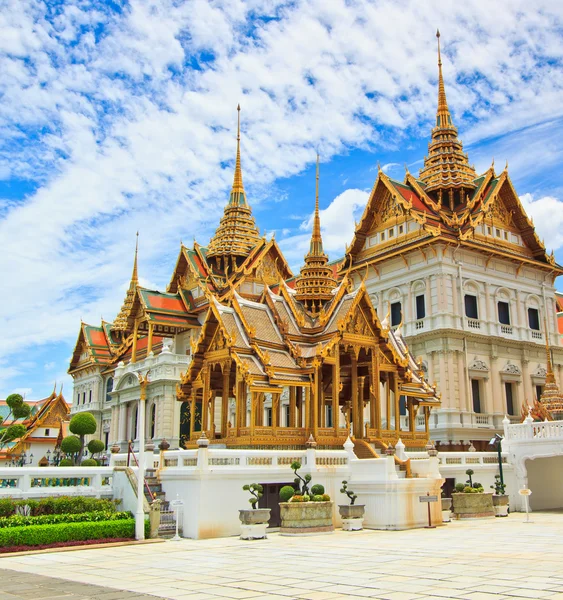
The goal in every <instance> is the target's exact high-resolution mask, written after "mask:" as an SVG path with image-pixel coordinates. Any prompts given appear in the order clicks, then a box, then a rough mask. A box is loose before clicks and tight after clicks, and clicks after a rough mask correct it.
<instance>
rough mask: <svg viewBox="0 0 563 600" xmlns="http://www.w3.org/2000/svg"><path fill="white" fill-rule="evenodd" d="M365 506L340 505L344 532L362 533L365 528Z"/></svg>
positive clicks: (339, 510) (339, 509)
mask: <svg viewBox="0 0 563 600" xmlns="http://www.w3.org/2000/svg"><path fill="white" fill-rule="evenodd" d="M365 509H366V506H365V504H339V505H338V512H339V513H340V517H341V518H342V531H361V530H362V529H363V528H364V513H365Z"/></svg>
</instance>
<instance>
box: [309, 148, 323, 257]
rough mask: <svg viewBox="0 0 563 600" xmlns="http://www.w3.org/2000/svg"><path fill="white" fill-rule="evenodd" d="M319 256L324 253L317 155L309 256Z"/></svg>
mask: <svg viewBox="0 0 563 600" xmlns="http://www.w3.org/2000/svg"><path fill="white" fill-rule="evenodd" d="M321 255H324V252H323V239H322V237H321V218H320V216H319V155H318V154H317V172H316V183H315V214H314V216H313V234H312V235H311V245H310V247H309V256H321Z"/></svg>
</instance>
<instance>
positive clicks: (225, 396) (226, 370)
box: [221, 361, 231, 438]
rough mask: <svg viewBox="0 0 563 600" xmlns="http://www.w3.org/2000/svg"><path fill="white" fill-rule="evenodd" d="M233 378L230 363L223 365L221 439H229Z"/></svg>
mask: <svg viewBox="0 0 563 600" xmlns="http://www.w3.org/2000/svg"><path fill="white" fill-rule="evenodd" d="M230 376H231V363H230V361H229V362H228V363H226V364H224V365H223V390H222V396H221V437H222V438H225V437H227V421H228V414H227V413H228V411H229V379H230Z"/></svg>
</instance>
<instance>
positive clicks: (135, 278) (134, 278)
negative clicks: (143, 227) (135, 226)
mask: <svg viewBox="0 0 563 600" xmlns="http://www.w3.org/2000/svg"><path fill="white" fill-rule="evenodd" d="M138 253H139V232H138V231H137V240H136V241H135V260H134V261H133V274H132V275H131V283H135V284H137V283H139V277H138V273H137V255H138Z"/></svg>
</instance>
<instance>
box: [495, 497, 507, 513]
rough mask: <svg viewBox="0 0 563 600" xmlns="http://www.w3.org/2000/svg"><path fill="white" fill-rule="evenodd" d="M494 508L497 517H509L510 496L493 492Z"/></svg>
mask: <svg viewBox="0 0 563 600" xmlns="http://www.w3.org/2000/svg"><path fill="white" fill-rule="evenodd" d="M493 508H494V509H495V517H508V496H507V495H506V494H502V495H501V494H493Z"/></svg>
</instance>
